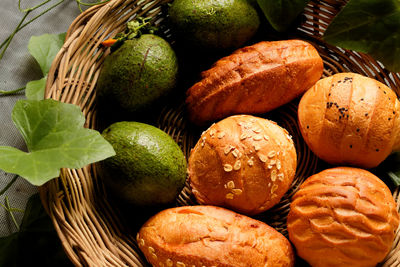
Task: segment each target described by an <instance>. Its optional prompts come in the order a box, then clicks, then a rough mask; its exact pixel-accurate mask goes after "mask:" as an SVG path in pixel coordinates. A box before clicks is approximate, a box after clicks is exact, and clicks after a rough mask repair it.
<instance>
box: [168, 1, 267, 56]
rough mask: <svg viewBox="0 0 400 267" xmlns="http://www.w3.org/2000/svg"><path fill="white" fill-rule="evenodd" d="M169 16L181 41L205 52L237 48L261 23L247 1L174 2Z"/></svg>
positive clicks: (173, 28)
mask: <svg viewBox="0 0 400 267" xmlns="http://www.w3.org/2000/svg"><path fill="white" fill-rule="evenodd" d="M168 13H169V18H170V23H171V28H172V30H173V32H174V33H175V34H176V35H177V38H178V40H179V41H181V42H185V43H187V44H188V45H191V46H194V47H199V48H202V49H205V50H207V49H213V50H223V49H233V48H238V47H240V46H242V45H243V44H244V43H245V42H246V41H248V40H249V39H250V38H251V37H252V36H253V35H254V34H255V33H256V32H257V30H258V27H259V24H260V19H259V17H258V13H257V11H256V10H255V9H254V7H253V6H252V5H251V4H250V3H249V2H247V1H246V0H175V1H174V2H173V3H172V4H171V6H170V8H169V11H168Z"/></svg>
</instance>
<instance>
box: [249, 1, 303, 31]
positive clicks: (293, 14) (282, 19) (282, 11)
mask: <svg viewBox="0 0 400 267" xmlns="http://www.w3.org/2000/svg"><path fill="white" fill-rule="evenodd" d="M257 2H258V5H259V6H260V8H261V10H262V11H263V13H264V15H265V17H266V18H267V20H268V21H269V23H270V24H271V26H272V27H273V28H274V29H275V30H277V31H279V32H284V31H286V30H287V29H288V28H289V27H290V26H291V25H292V23H293V21H294V20H295V19H296V18H297V17H298V15H299V14H300V13H301V12H302V11H303V10H304V8H305V6H306V5H307V3H308V2H309V0H257Z"/></svg>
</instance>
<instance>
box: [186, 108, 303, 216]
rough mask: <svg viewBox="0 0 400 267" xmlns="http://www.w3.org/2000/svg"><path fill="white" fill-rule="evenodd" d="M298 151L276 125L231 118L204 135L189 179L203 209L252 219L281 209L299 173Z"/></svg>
mask: <svg viewBox="0 0 400 267" xmlns="http://www.w3.org/2000/svg"><path fill="white" fill-rule="evenodd" d="M296 161H297V156H296V149H295V147H294V144H293V141H292V139H291V137H290V135H289V134H288V132H287V131H286V130H285V129H283V128H281V127H280V126H278V125H277V124H276V123H275V122H273V121H269V120H266V119H263V118H257V117H254V116H250V115H237V116H231V117H228V118H226V119H224V120H222V121H219V122H218V123H216V124H213V125H212V126H211V127H210V128H209V129H208V130H207V131H205V132H204V133H203V134H202V135H201V138H200V140H199V141H198V143H197V144H196V146H195V147H194V149H193V150H192V151H191V154H190V158H189V165H188V171H189V179H190V185H191V188H192V191H193V194H194V196H195V197H196V199H197V201H198V202H199V203H200V204H205V205H215V206H222V207H227V208H229V209H232V210H235V211H238V212H240V213H244V214H248V215H253V214H257V213H260V212H263V211H265V210H267V209H269V208H271V207H272V206H274V205H275V204H277V203H278V202H279V201H280V199H281V198H282V196H283V195H284V194H285V193H286V191H287V190H288V189H289V187H290V185H291V183H292V181H293V178H294V175H295V172H296Z"/></svg>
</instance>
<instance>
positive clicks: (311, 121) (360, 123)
mask: <svg viewBox="0 0 400 267" xmlns="http://www.w3.org/2000/svg"><path fill="white" fill-rule="evenodd" d="M399 114H400V105H399V101H398V100H397V96H396V94H395V93H394V92H393V91H392V90H391V89H390V88H388V87H387V86H386V85H384V84H382V83H380V82H378V81H376V80H374V79H371V78H367V77H364V76H361V75H359V74H355V73H339V74H335V75H333V76H331V77H328V78H324V79H321V80H320V81H318V82H317V83H316V84H315V85H314V86H313V87H312V88H311V89H310V90H309V91H307V92H306V93H305V94H304V96H303V97H302V99H301V101H300V104H299V110H298V116H299V122H300V129H301V133H302V135H303V137H304V140H305V141H306V142H307V144H308V146H309V147H310V148H311V150H312V151H313V152H314V153H315V154H316V155H317V156H318V157H320V158H321V159H323V160H325V161H327V162H329V163H331V164H337V165H342V164H344V165H354V166H359V167H364V168H372V167H375V166H377V165H378V164H380V163H381V162H382V161H383V160H384V159H385V158H386V157H387V156H388V155H389V154H390V153H391V152H392V151H393V150H399V149H400V142H399V133H400V131H399V130H400V129H399V127H400V119H399Z"/></svg>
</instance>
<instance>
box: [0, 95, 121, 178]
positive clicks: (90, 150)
mask: <svg viewBox="0 0 400 267" xmlns="http://www.w3.org/2000/svg"><path fill="white" fill-rule="evenodd" d="M12 119H13V121H14V124H15V125H16V126H17V128H18V130H19V131H20V132H21V134H22V136H23V138H24V140H25V142H26V145H27V148H28V151H29V152H28V153H27V152H23V151H21V150H18V149H16V148H13V147H7V146H0V169H3V170H4V171H5V172H9V173H15V174H18V175H20V176H22V177H24V178H25V179H26V180H28V181H29V182H30V183H32V184H33V185H42V184H44V183H45V182H47V181H49V180H51V179H52V178H55V177H58V176H59V172H60V168H82V167H84V166H86V165H87V164H90V163H93V162H96V161H100V160H103V159H105V158H108V157H111V156H113V155H115V152H114V149H113V148H112V146H111V145H110V144H109V143H108V142H107V141H106V140H105V139H104V138H103V137H102V136H101V135H100V133H99V132H97V131H95V130H91V129H86V128H84V127H83V125H84V122H85V118H84V116H83V114H82V112H81V111H80V109H79V107H78V106H75V105H72V104H66V103H62V102H58V101H55V100H52V99H46V100H41V101H34V100H19V101H18V102H17V103H16V104H15V106H14V109H13V111H12Z"/></svg>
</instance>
